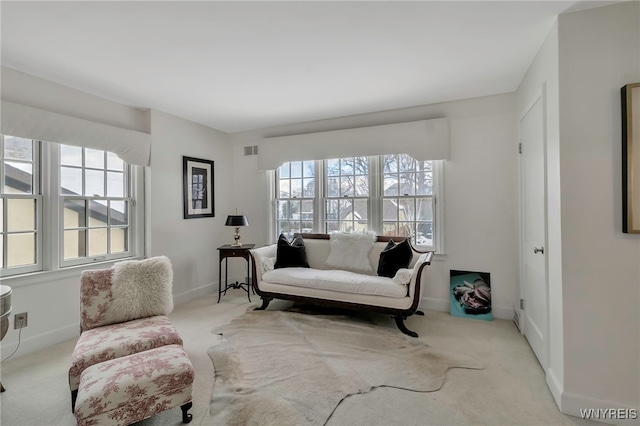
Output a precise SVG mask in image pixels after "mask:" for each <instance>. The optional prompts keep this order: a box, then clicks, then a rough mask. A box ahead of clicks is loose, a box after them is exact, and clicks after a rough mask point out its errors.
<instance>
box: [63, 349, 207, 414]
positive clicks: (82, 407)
mask: <svg viewBox="0 0 640 426" xmlns="http://www.w3.org/2000/svg"><path fill="white" fill-rule="evenodd" d="M193 379H194V370H193V366H192V365H191V361H190V360H189V357H188V356H187V354H186V352H185V351H184V349H182V347H181V346H179V345H169V346H163V347H160V348H156V349H151V350H148V351H144V352H141V353H137V354H133V355H129V356H126V357H123V358H117V359H113V360H110V361H106V362H103V363H100V364H96V365H93V366H91V367H89V368H87V369H86V370H84V371H83V372H82V375H81V379H80V387H79V389H78V400H77V402H76V409H75V416H76V420H77V424H78V425H86V426H88V425H128V424H131V423H135V422H138V421H140V420H143V419H146V418H149V417H151V416H153V415H155V414H157V413H159V412H161V411H165V410H167V409H169V408H173V407H177V406H181V405H184V404H186V403H188V402H190V401H191V399H192V387H193Z"/></svg>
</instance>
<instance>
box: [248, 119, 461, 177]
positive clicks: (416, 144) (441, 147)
mask: <svg viewBox="0 0 640 426" xmlns="http://www.w3.org/2000/svg"><path fill="white" fill-rule="evenodd" d="M385 154H409V155H410V156H412V157H413V158H415V159H416V160H420V161H427V160H443V159H447V158H448V157H449V120H448V119H447V118H436V119H431V120H421V121H412V122H408V123H396V124H385V125H380V126H370V127H359V128H354V129H346V130H332V131H326V132H318V133H306V134H300V135H289V136H279V137H269V138H263V139H261V140H260V141H258V168H259V169H260V170H275V169H277V168H278V167H280V166H281V165H282V164H283V163H285V162H287V161H296V160H298V161H299V160H324V159H328V158H343V157H354V156H368V155H385Z"/></svg>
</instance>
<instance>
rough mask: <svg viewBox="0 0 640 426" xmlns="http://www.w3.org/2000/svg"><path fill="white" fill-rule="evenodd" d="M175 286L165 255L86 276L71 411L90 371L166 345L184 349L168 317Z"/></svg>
mask: <svg viewBox="0 0 640 426" xmlns="http://www.w3.org/2000/svg"><path fill="white" fill-rule="evenodd" d="M172 284H173V272H172V269H171V263H170V261H169V259H168V258H167V257H165V256H159V257H153V258H149V259H145V260H141V261H125V262H119V263H117V264H116V265H114V267H113V268H110V269H100V270H90V271H84V272H83V273H82V278H81V285H80V333H81V334H80V337H79V339H78V342H77V343H76V346H75V349H74V351H73V355H72V356H71V366H70V368H69V388H70V390H71V408H72V411H73V410H74V409H75V402H76V398H77V396H78V386H79V384H80V376H81V374H82V372H83V371H84V370H86V369H87V368H89V367H91V366H93V365H95V364H99V363H103V362H105V361H109V360H113V359H117V358H122V357H125V356H128V355H131V354H136V353H140V352H143V351H148V350H150V349H154V348H159V347H162V346H167V345H174V344H176V345H180V346H182V339H181V338H180V335H179V334H178V332H177V330H176V329H175V327H174V326H173V325H172V324H171V321H170V320H169V318H168V317H167V315H168V314H169V313H170V312H171V311H172V310H173V295H172Z"/></svg>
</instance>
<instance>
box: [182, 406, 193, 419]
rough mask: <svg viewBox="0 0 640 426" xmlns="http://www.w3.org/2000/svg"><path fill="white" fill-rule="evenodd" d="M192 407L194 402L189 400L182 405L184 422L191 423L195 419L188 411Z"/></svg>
mask: <svg viewBox="0 0 640 426" xmlns="http://www.w3.org/2000/svg"><path fill="white" fill-rule="evenodd" d="M191 407H193V402H187V403H186V404H184V405H182V406H180V409H181V410H182V423H189V422H191V420H193V415H192V414H189V413H188V411H189V410H190V409H191Z"/></svg>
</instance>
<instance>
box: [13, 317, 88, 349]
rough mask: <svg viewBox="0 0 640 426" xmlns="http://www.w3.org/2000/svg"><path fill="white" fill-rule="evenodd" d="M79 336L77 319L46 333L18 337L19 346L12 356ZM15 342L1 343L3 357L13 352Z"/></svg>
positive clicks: (16, 342)
mask: <svg viewBox="0 0 640 426" xmlns="http://www.w3.org/2000/svg"><path fill="white" fill-rule="evenodd" d="M16 334H17V332H16ZM79 336H80V321H79V320H78V322H77V323H75V324H70V325H66V326H64V327H60V328H56V329H55V330H51V331H48V332H46V333H40V334H36V335H35V336H30V337H27V338H22V339H20V348H19V349H18V351H17V352H16V354H15V355H14V356H15V357H21V356H23V355H28V354H30V353H33V352H37V351H40V350H42V349H46V348H48V347H50V346H53V345H56V344H58V343H62V342H64V341H66V340H69V339H77V338H78V337H79ZM16 339H17V338H16ZM17 344H18V341H17V340H16V341H15V342H12V343H8V344H7V345H6V346H5V345H3V348H2V353H3V357H6V356H8V355H9V354H10V353H11V352H13V351H14V350H15V349H16V346H17Z"/></svg>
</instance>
